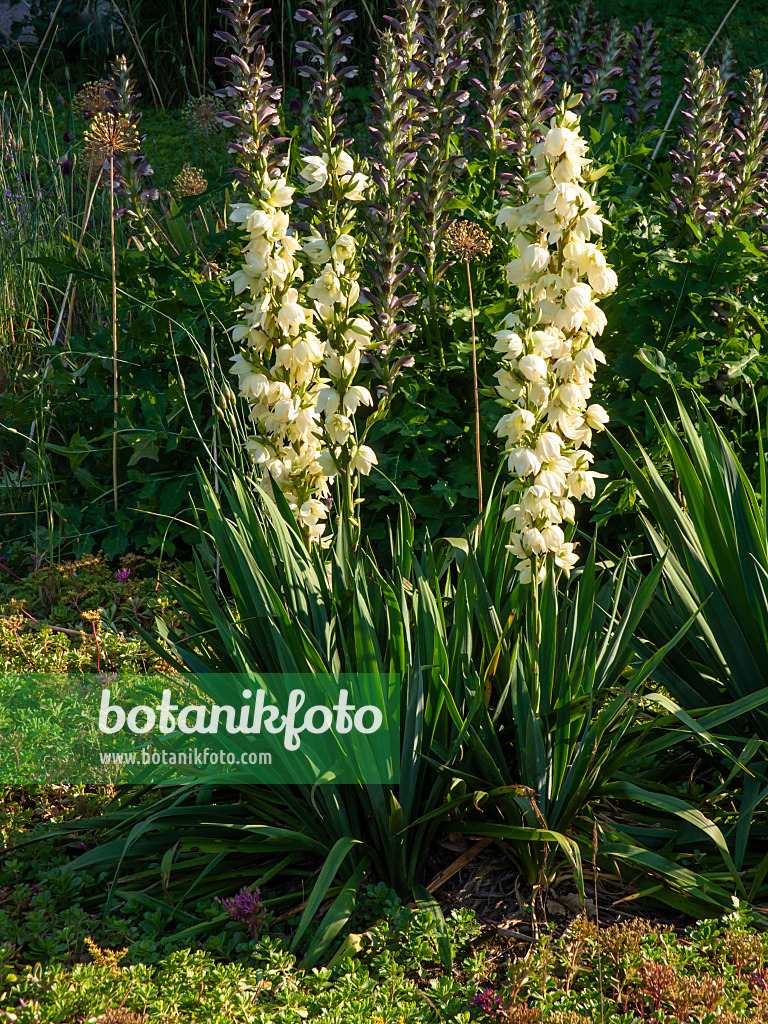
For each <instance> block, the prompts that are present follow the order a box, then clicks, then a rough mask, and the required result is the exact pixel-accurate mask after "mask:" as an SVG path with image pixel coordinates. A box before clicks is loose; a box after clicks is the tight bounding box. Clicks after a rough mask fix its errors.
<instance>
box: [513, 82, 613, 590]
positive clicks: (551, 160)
mask: <svg viewBox="0 0 768 1024" xmlns="http://www.w3.org/2000/svg"><path fill="white" fill-rule="evenodd" d="M580 102H581V97H579V96H578V95H576V96H571V95H570V90H569V89H568V87H567V86H566V87H565V88H564V89H563V98H562V101H561V102H560V104H559V107H558V109H557V112H556V114H555V116H554V117H553V118H552V120H551V121H550V127H549V130H548V131H547V132H546V135H545V136H544V138H543V139H542V141H541V142H539V143H538V144H537V145H535V146H534V147H533V150H532V151H531V158H532V160H533V163H534V170H533V172H532V173H530V174H528V175H527V176H526V178H525V181H524V190H525V199H526V202H524V203H523V204H522V205H520V206H511V205H509V206H504V207H502V209H501V211H500V212H499V214H498V216H497V219H496V223H497V224H498V225H500V226H502V227H504V228H506V229H507V230H508V231H509V232H510V234H511V236H512V250H513V254H514V258H513V259H512V260H511V262H510V263H509V264H508V265H507V267H506V268H505V273H506V278H507V281H508V283H509V284H510V285H512V286H513V287H515V288H516V289H517V294H518V300H519V303H520V309H519V312H516V313H510V314H508V315H507V316H506V317H505V318H504V321H503V323H502V329H501V330H499V331H497V332H496V334H495V337H496V344H495V350H496V351H497V352H498V353H499V354H500V355H501V357H502V366H501V368H500V369H499V370H498V371H497V372H496V375H495V376H496V379H497V384H496V392H497V394H498V401H499V403H500V404H501V405H502V406H504V407H506V408H507V409H508V410H509V411H508V412H506V413H505V414H504V415H503V416H502V417H501V419H500V420H499V422H498V424H497V426H496V433H497V434H498V435H499V436H500V437H501V438H502V439H503V441H504V447H505V452H504V454H505V457H506V460H507V466H508V469H509V471H510V473H511V474H512V482H511V484H510V485H509V487H508V491H509V492H510V493H511V494H512V495H513V497H514V501H513V503H512V504H511V505H510V506H509V507H508V508H507V510H506V512H505V519H506V520H507V521H512V522H514V527H515V528H514V532H513V534H512V537H511V542H510V545H509V550H510V551H511V552H512V553H513V555H514V556H515V557H516V558H517V560H518V561H517V565H516V568H517V571H518V572H519V574H520V580H521V582H523V583H530V582H532V581H533V580H536V581H542V580H543V579H544V578H545V576H546V567H547V563H548V561H549V562H554V564H555V566H557V567H558V568H560V569H562V570H563V571H564V572H566V574H567V573H569V572H570V570H571V569H572V568H573V567H574V565H575V564H576V562H577V561H578V558H577V555H576V553H575V550H574V544H573V542H571V541H566V539H565V533H564V530H563V524H566V523H573V522H574V521H575V514H576V507H575V505H574V500H573V499H576V500H578V499H581V498H583V497H585V496H586V497H588V498H592V497H594V494H595V480H596V479H597V478H598V477H601V476H603V475H604V474H599V473H595V472H594V471H593V470H592V469H591V468H590V466H591V463H592V462H593V456H592V453H591V452H590V451H589V446H590V444H591V439H592V431H593V430H602V429H603V428H604V427H605V425H606V423H607V422H608V416H607V413H606V412H605V410H604V409H603V408H602V407H601V406H599V405H595V404H589V399H590V394H591V388H592V381H593V377H594V373H595V369H596V366H597V364H598V363H604V362H605V356H604V355H603V353H602V352H601V351H600V350H599V349H598V348H596V347H595V344H594V338H595V336H597V335H599V334H602V332H603V330H604V327H605V323H606V319H605V314H604V313H603V311H602V310H601V309H600V307H599V305H598V304H597V301H596V300H597V299H599V298H601V297H603V296H606V295H609V294H610V293H611V292H612V291H614V290H615V288H616V284H617V281H616V275H615V273H614V272H613V270H612V269H611V268H610V267H609V266H608V264H607V262H606V259H605V256H604V254H603V252H602V250H601V248H600V245H599V239H600V236H601V235H602V230H603V223H604V220H603V218H602V216H601V215H600V213H599V207H598V204H597V202H596V200H595V199H594V197H593V196H592V195H591V193H590V192H589V191H588V189H587V187H586V185H587V184H588V180H589V177H588V170H587V168H588V165H589V163H590V161H589V160H588V158H587V156H586V148H587V147H586V143H585V142H584V140H583V139H582V137H581V134H580V130H579V118H578V115H577V114H576V113H575V112H574V109H573V108H574V107H575V106H576V105H577V104H579V103H580ZM598 176H599V175H598V174H592V175H591V179H592V180H595V179H596V178H597V177H598ZM593 238H594V239H597V241H592V239H593Z"/></svg>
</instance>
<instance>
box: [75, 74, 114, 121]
mask: <svg viewBox="0 0 768 1024" xmlns="http://www.w3.org/2000/svg"><path fill="white" fill-rule="evenodd" d="M108 102H109V101H108V99H107V93H106V89H105V86H104V83H103V82H86V84H85V85H84V86H83V87H82V89H80V90H79V92H77V93H76V94H75V97H74V99H73V100H72V113H73V114H74V115H75V117H79V118H81V119H82V120H83V121H90V120H91V119H92V118H94V117H96V116H97V115H98V114H103V113H104V110H105V108H106V106H107V103H108Z"/></svg>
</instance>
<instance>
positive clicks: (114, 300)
mask: <svg viewBox="0 0 768 1024" xmlns="http://www.w3.org/2000/svg"><path fill="white" fill-rule="evenodd" d="M109 241H110V247H111V250H112V412H113V422H112V495H113V498H114V502H115V512H117V385H118V382H117V264H116V259H115V153H114V150H112V151H111V152H110V154H109Z"/></svg>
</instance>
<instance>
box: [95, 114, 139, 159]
mask: <svg viewBox="0 0 768 1024" xmlns="http://www.w3.org/2000/svg"><path fill="white" fill-rule="evenodd" d="M138 148H139V134H138V132H137V131H136V129H135V127H134V126H133V125H132V124H131V121H130V120H129V118H127V117H124V116H123V115H122V114H108V113H106V112H103V113H101V114H97V115H96V116H95V117H94V118H93V120H92V121H91V123H90V124H89V126H88V130H87V131H86V133H85V151H86V153H89V154H90V155H92V156H96V157H97V158H100V159H102V160H106V159H107V157H109V156H113V155H115V154H117V153H132V152H134V150H136V149H138Z"/></svg>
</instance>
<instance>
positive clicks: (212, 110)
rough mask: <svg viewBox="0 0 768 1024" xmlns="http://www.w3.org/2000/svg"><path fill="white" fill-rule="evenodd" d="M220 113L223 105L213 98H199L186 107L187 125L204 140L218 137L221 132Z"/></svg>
mask: <svg viewBox="0 0 768 1024" xmlns="http://www.w3.org/2000/svg"><path fill="white" fill-rule="evenodd" d="M220 113H221V104H220V103H217V101H216V100H215V99H213V97H212V96H199V97H198V98H197V99H194V100H190V101H189V103H188V104H187V106H186V116H187V123H188V124H189V127H190V128H191V129H192V133H193V134H194V135H196V136H198V137H200V138H203V139H207V138H210V136H211V135H217V134H218V133H219V132H220V131H221V127H222V122H221V119H220V117H219V115H220Z"/></svg>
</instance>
